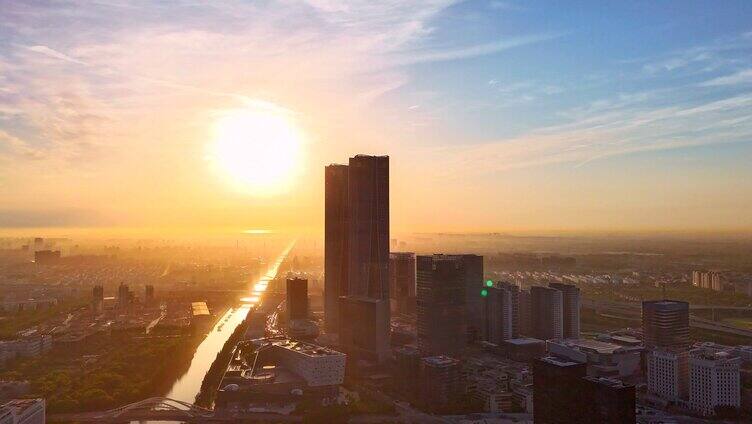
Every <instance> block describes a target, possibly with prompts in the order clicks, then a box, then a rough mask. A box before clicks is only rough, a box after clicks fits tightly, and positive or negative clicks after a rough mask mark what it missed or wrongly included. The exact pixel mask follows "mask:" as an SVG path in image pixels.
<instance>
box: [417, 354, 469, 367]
mask: <svg viewBox="0 0 752 424" xmlns="http://www.w3.org/2000/svg"><path fill="white" fill-rule="evenodd" d="M421 360H422V361H423V362H425V363H427V364H430V365H433V366H437V367H448V366H452V365H456V364H459V362H460V361H458V360H456V359H454V358H450V357H448V356H444V355H439V356H428V357H426V358H423V359H421Z"/></svg>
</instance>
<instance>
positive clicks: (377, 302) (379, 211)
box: [325, 155, 390, 362]
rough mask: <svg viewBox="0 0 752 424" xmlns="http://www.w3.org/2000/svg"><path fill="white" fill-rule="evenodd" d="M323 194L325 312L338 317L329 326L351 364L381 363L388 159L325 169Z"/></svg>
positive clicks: (385, 328) (385, 331)
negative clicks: (361, 361) (359, 361)
mask: <svg viewBox="0 0 752 424" xmlns="http://www.w3.org/2000/svg"><path fill="white" fill-rule="evenodd" d="M345 184H346V186H347V190H346V192H343V191H342V189H343V186H344V185H345ZM326 190H327V193H326V209H327V210H326V214H325V215H326V247H325V249H326V252H325V255H326V259H325V267H326V269H325V273H326V274H327V277H326V285H325V290H326V291H327V293H326V294H325V299H326V302H327V304H328V307H327V306H325V313H326V314H329V315H330V316H331V315H332V314H333V313H334V309H335V308H336V310H337V311H338V313H339V316H338V318H337V319H336V321H338V322H336V323H333V324H329V325H328V326H329V327H334V328H336V330H337V331H339V333H340V345H341V347H342V348H343V350H345V351H346V352H347V353H348V354H350V355H353V356H355V359H360V358H363V359H370V360H376V361H378V362H381V361H383V360H385V359H386V358H387V356H388V354H389V332H390V331H389V330H390V325H389V157H388V156H365V155H357V156H355V157H353V158H350V161H349V164H348V165H347V166H344V165H331V166H329V167H327V173H326ZM330 256H334V258H330ZM334 293H336V294H337V296H338V299H334ZM329 322H330V323H331V320H330V321H329Z"/></svg>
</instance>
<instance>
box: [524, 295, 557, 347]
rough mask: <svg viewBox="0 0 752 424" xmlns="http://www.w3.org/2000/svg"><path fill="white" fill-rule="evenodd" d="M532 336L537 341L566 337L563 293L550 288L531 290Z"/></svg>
mask: <svg viewBox="0 0 752 424" xmlns="http://www.w3.org/2000/svg"><path fill="white" fill-rule="evenodd" d="M530 303H531V317H532V333H533V334H532V335H533V337H535V338H536V339H541V340H549V339H560V338H562V337H563V336H564V300H563V294H562V292H561V291H559V290H556V289H552V288H550V287H542V286H533V287H531V288H530Z"/></svg>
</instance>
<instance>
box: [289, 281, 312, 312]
mask: <svg viewBox="0 0 752 424" xmlns="http://www.w3.org/2000/svg"><path fill="white" fill-rule="evenodd" d="M286 303H287V319H288V320H289V321H292V320H295V319H307V318H308V280H306V279H305V278H288V279H287V301H286Z"/></svg>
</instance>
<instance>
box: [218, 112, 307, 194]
mask: <svg viewBox="0 0 752 424" xmlns="http://www.w3.org/2000/svg"><path fill="white" fill-rule="evenodd" d="M302 143H303V134H302V132H301V131H300V130H299V129H298V127H297V125H296V124H295V122H294V121H293V119H292V117H291V116H290V113H289V112H286V111H284V110H281V108H268V107H258V106H248V107H246V108H243V109H235V110H230V111H227V112H225V113H222V114H221V115H220V117H219V119H217V121H216V122H215V123H214V132H213V140H212V144H211V153H210V157H211V160H212V162H213V164H214V165H215V166H216V167H217V168H218V169H219V170H220V171H221V172H222V173H223V174H224V175H225V176H227V177H228V178H229V180H230V181H231V183H232V184H233V185H235V186H236V187H237V188H239V189H241V190H242V191H244V192H247V193H250V194H254V195H270V194H275V193H279V192H281V191H284V190H285V189H287V188H288V186H289V185H290V184H291V182H292V179H293V177H294V175H295V174H296V173H297V171H298V167H299V165H300V155H301V146H302Z"/></svg>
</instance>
